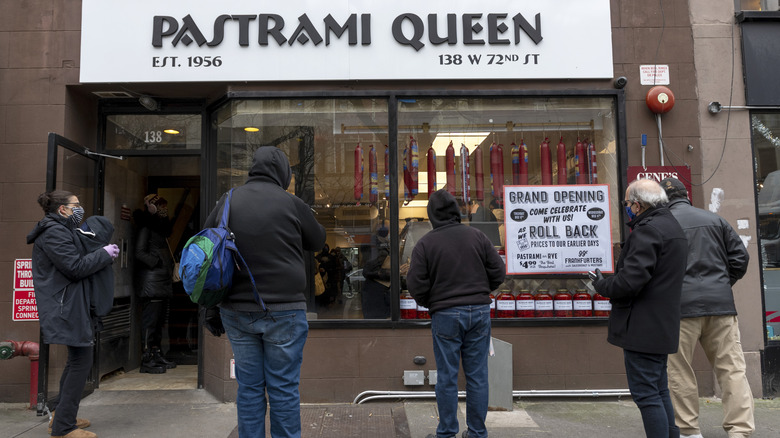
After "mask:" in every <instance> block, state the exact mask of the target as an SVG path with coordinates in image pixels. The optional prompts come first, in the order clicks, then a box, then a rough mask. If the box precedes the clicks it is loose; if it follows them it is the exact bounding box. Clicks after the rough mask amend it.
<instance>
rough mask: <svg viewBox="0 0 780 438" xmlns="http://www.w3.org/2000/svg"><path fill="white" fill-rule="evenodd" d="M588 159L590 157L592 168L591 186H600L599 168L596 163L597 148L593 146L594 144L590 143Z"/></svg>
mask: <svg viewBox="0 0 780 438" xmlns="http://www.w3.org/2000/svg"><path fill="white" fill-rule="evenodd" d="M588 157H590V160H589V162H590V166H588V168H589V169H590V175H589V176H590V183H591V184H598V183H599V177H598V175H599V172H598V170H599V166H598V164H597V163H596V146H594V145H593V142H590V143H588Z"/></svg>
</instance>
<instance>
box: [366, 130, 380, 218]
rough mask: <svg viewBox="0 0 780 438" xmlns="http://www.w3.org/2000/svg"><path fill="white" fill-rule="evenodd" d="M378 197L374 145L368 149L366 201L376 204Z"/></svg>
mask: <svg viewBox="0 0 780 438" xmlns="http://www.w3.org/2000/svg"><path fill="white" fill-rule="evenodd" d="M378 198H379V181H377V174H376V149H374V145H371V146H369V149H368V202H370V203H372V204H376V201H377V199H378Z"/></svg>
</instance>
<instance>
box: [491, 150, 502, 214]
mask: <svg viewBox="0 0 780 438" xmlns="http://www.w3.org/2000/svg"><path fill="white" fill-rule="evenodd" d="M495 159H496V179H495V180H494V181H493V182H494V183H495V192H496V194H495V195H493V199H497V200H498V204H499V205H501V206H503V205H504V145H502V144H501V143H499V144H498V146H496V158H495Z"/></svg>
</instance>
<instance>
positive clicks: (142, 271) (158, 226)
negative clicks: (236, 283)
mask: <svg viewBox="0 0 780 438" xmlns="http://www.w3.org/2000/svg"><path fill="white" fill-rule="evenodd" d="M150 196H151V197H150ZM150 196H147V197H146V199H145V200H144V201H145V202H146V211H145V212H143V213H141V214H139V215H136V218H135V219H136V221H137V222H136V223H137V225H139V227H140V228H139V230H138V236H137V238H136V244H135V259H136V274H137V277H136V290H137V292H138V296H139V297H140V299H141V308H142V310H141V325H142V327H141V330H142V333H141V338H142V340H143V349H144V351H143V357H142V359H141V369H140V371H141V372H142V373H151V374H160V373H164V372H165V370H166V369H170V368H176V363H174V362H172V361H170V360H168V359H166V358H165V357H163V355H162V351H161V346H162V345H161V344H162V337H163V326H164V325H165V314H166V311H167V309H168V303H169V301H170V298H171V296H173V255H172V254H171V249H170V247H169V246H168V236H169V235H170V234H171V222H170V220H169V219H168V201H166V200H165V198H159V197H157V196H156V195H150Z"/></svg>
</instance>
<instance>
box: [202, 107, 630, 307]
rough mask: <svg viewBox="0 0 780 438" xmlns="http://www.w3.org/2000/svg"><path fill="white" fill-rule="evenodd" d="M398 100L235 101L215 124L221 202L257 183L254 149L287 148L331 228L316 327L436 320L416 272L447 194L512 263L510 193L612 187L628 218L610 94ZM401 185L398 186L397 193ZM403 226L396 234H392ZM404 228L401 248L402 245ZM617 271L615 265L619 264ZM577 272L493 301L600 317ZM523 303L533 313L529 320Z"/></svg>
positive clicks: (612, 226) (515, 283) (513, 278)
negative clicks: (410, 276) (414, 284)
mask: <svg viewBox="0 0 780 438" xmlns="http://www.w3.org/2000/svg"><path fill="white" fill-rule="evenodd" d="M390 102H391V100H390V99H389V98H388V99H382V98H362V97H358V98H311V99H289V98H263V99H235V100H232V101H230V102H228V103H226V104H225V105H223V107H222V108H220V109H219V110H218V111H217V113H216V118H215V123H216V137H217V144H218V147H217V152H216V154H217V161H216V174H217V181H218V182H217V195H220V194H221V193H224V192H225V191H227V190H228V189H230V188H231V187H235V186H237V185H240V184H243V183H244V182H245V180H246V178H247V172H248V168H249V164H250V163H251V158H252V154H253V152H254V150H255V149H256V148H258V147H260V146H275V147H278V148H280V149H282V150H284V151H285V153H286V154H287V156H288V157H289V158H290V163H291V165H292V167H293V174H294V176H293V181H292V183H291V184H290V187H289V188H288V191H289V192H290V193H293V194H295V195H296V196H298V197H300V198H302V199H303V200H304V201H306V202H307V203H309V204H310V205H311V207H312V209H313V210H314V211H315V212H316V213H317V219H318V220H319V221H320V223H322V224H323V225H324V226H325V228H326V230H327V233H328V238H327V244H326V246H325V247H324V248H323V249H322V250H321V251H318V252H317V253H316V254H314V255H313V257H312V259H313V260H312V263H313V268H312V271H313V273H312V281H311V283H312V286H311V291H310V292H311V297H310V301H309V304H308V306H309V317H310V318H311V319H315V318H316V319H320V320H346V319H349V320H351V319H370V320H377V319H379V320H390V319H392V320H412V319H414V320H419V319H425V318H429V316H428V311H427V309H425V308H421V307H419V306H417V305H416V303H414V301H413V300H411V299H410V296H409V295H408V292H407V291H406V287H405V286H406V285H405V274H406V270H408V266H409V263H410V262H411V254H412V249H413V248H414V245H415V244H416V242H417V241H419V239H420V238H421V237H422V236H424V235H425V233H427V232H429V231H430V230H431V229H432V226H431V223H430V222H429V221H428V216H427V210H426V208H427V203H428V198H429V196H430V195H431V194H432V193H433V192H434V191H436V190H438V189H446V190H448V191H449V192H450V193H452V194H453V195H454V196H455V197H456V198H457V199H458V201H459V203H460V205H461V212H462V222H463V223H464V224H467V225H469V226H473V227H477V228H479V229H480V230H481V231H482V232H484V233H485V234H486V235H487V236H488V237H489V239H490V240H491V241H492V242H493V244H494V246H495V247H496V249H497V251H499V253H500V254H502V255H504V257H506V256H505V254H506V253H507V251H506V248H505V245H507V227H506V226H505V221H506V220H508V219H507V214H511V213H512V211H513V210H511V209H510V210H509V211H506V208H507V205H508V203H507V200H505V199H504V187H505V186H507V187H509V186H522V185H530V186H538V185H550V186H558V185H566V186H568V187H571V189H576V188H577V186H583V185H593V184H600V185H602V186H604V185H606V186H608V188H609V193H612V196H610V198H614V199H608V200H607V201H606V203H605V204H604V206H608V208H609V209H611V210H613V211H619V210H617V208H618V204H617V199H618V197H615V196H614V194H615V193H618V184H619V176H618V174H619V172H618V162H617V134H616V131H617V122H616V111H615V105H616V102H615V98H614V97H612V96H590V95H586V96H559V97H539V96H515V97H512V96H510V97H458V96H453V97H403V98H397V100H396V101H394V103H395V105H391V104H390ZM389 108H393V109H394V113H393V114H391V113H390V109H389ZM391 121H392V122H391ZM391 123H392V125H391ZM392 140H395V143H393V141H392ZM391 161H392V162H393V163H394V164H395V166H392V165H391ZM391 181H397V186H396V187H391ZM551 216H556V215H551ZM396 217H397V218H398V219H397V220H398V223H397V224H393V223H391V221H393V220H395V219H394V218H396ZM607 217H608V222H609V226H608V227H606V228H608V229H609V231H606V234H607V235H606V236H605V237H604V242H605V245H606V246H614V245H616V244H617V243H618V242H620V229H621V227H620V224H619V223H618V222H617V219H618V218H619V215H615V214H613V215H612V216H611V217H610V216H609V215H607ZM550 220H554V219H550ZM394 229H397V230H398V235H397V236H394V235H391V230H394ZM516 237H517V236H512V237H511V240H510V242H511V244H513V245H514V244H516V241H517V238H516ZM614 252H616V251H606V252H605V253H606V254H612V253H614ZM614 256H615V257H616V256H617V254H614ZM610 257H611V256H610ZM393 258H395V259H396V260H397V262H396V263H395V264H394V263H391V262H392V260H393ZM606 263H607V264H609V265H610V266H611V263H612V260H608V261H607V262H606ZM394 266H397V268H394ZM393 269H395V272H393ZM575 271H576V269H575V270H574V271H567V272H568V273H566V274H562V275H531V274H530V271H529V273H528V274H526V273H524V272H520V273H514V274H513V275H509V276H508V277H507V280H506V282H505V283H504V284H503V285H502V286H501V287H500V288H499V289H498V290H496V291H494V293H493V296H494V297H499V296H501V297H502V298H501V299H500V300H499V301H500V306H499V307H498V311H496V312H494V313H495V315H496V317H499V315H500V317H502V318H508V319H509V318H539V317H549V318H555V316H554V315H556V314H557V315H559V317H561V318H562V317H563V316H565V317H567V318H569V317H572V316H576V317H579V318H582V317H588V318H592V317H594V316H597V313H596V312H593V311H592V310H593V304H592V300H591V299H590V298H589V299H588V300H587V301H588V304H589V306H586V305H585V303H584V301H585V300H584V295H583V290H584V291H585V292H584V294H586V295H588V296H589V297H590V296H592V294H593V291H592V290H590V289H589V287H590V286H589V281H587V277H586V275H584V271H583V272H582V273H579V272H575ZM572 272H573V273H572ZM314 275H318V276H319V278H318V279H317V280H318V281H317V282H315V281H314ZM319 280H321V281H319ZM393 280H395V281H393ZM315 283H316V284H321V286H320V287H319V288H318V287H316V284H315ZM392 284H398V285H399V286H400V287H398V288H393V287H392ZM559 289H566V291H567V292H566V294H562V293H559V295H561V297H564V295H568V297H569V299H568V300H561V299H553V297H554V296H553V295H549V294H547V295H545V293H544V291H545V290H547V291H550V290H552V291H558V290H559ZM575 294H577V296H578V299H577V300H576V301H577V305H576V308H575V303H574V301H575V300H573V299H572V297H573V296H574V295H575ZM545 296H547V297H549V300H544V299H543V298H545ZM555 297H557V295H555ZM521 298H522V299H521ZM529 298H530V299H529ZM525 301H529V302H531V304H530V306H531V307H530V308H531V311H529V310H528V309H529V304H527V303H526V302H525ZM541 301H548V302H549V309H548V310H549V314H548V312H547V310H541V309H540V308H541V307H544V306H543V305H542V303H541ZM564 301H566V302H564ZM521 302H522V304H520V303H521ZM507 303H510V304H511V307H512V309H511V315H510V314H509V304H507ZM555 303H557V306H556V307H555V309H554V307H553V306H554V304H555ZM534 304H537V305H534ZM518 305H521V306H522V307H521V308H518V307H517V306H518ZM567 306H568V307H567ZM564 307H565V309H564ZM585 307H588V309H587V310H586V309H585ZM518 309H519V310H520V311H518ZM545 309H546V308H545ZM598 316H599V317H603V314H601V313H599V314H598Z"/></svg>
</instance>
